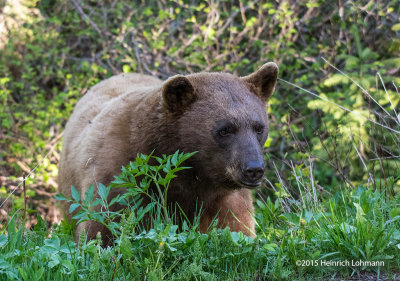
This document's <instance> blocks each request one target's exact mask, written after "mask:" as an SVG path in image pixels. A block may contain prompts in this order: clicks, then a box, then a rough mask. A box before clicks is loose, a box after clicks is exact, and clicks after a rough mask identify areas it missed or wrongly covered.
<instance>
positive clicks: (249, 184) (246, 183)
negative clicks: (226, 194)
mask: <svg viewBox="0 0 400 281" xmlns="http://www.w3.org/2000/svg"><path fill="white" fill-rule="evenodd" d="M240 184H241V185H244V186H245V187H247V188H250V189H253V188H256V187H259V186H260V185H261V181H257V182H249V181H245V180H241V181H240Z"/></svg>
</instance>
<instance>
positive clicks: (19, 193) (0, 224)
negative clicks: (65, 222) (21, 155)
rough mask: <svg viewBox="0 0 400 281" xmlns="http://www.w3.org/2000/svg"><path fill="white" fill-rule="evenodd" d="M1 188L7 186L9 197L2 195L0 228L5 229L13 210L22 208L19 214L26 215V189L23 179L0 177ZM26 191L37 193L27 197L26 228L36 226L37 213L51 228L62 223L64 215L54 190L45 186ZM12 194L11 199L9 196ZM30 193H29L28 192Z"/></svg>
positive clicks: (29, 187)
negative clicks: (24, 194)
mask: <svg viewBox="0 0 400 281" xmlns="http://www.w3.org/2000/svg"><path fill="white" fill-rule="evenodd" d="M0 186H5V187H6V191H7V195H5V194H1V195H0V196H1V198H0V205H3V206H2V207H1V208H0V228H1V229H3V228H4V226H5V225H6V224H7V220H8V218H9V217H10V215H11V213H12V208H13V205H14V208H16V207H17V208H20V209H19V211H18V212H19V213H20V214H21V215H23V214H24V208H23V206H24V204H25V202H24V199H23V198H24V197H23V193H24V188H23V184H22V178H20V179H18V180H11V179H10V178H8V177H5V176H0ZM26 189H27V190H28V189H31V190H33V191H34V192H35V195H34V196H33V197H30V196H26V199H25V201H26V209H27V212H26V213H27V220H26V223H25V226H26V227H27V228H28V229H29V228H31V227H33V226H35V225H36V222H37V213H39V214H40V215H41V217H42V218H43V220H44V221H45V222H47V225H48V226H49V227H50V226H51V225H53V224H54V223H60V221H61V219H62V215H61V213H60V209H59V208H58V206H57V205H58V202H57V200H56V199H55V198H54V195H55V194H56V192H52V190H54V188H52V187H51V186H50V185H49V186H44V185H30V186H26ZM11 193H12V196H11V197H8V198H7V196H8V195H9V194H11ZM28 193H29V192H28Z"/></svg>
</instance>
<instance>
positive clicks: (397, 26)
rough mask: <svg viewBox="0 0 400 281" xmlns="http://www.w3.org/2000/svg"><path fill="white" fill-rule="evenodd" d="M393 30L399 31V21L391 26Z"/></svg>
mask: <svg viewBox="0 0 400 281" xmlns="http://www.w3.org/2000/svg"><path fill="white" fill-rule="evenodd" d="M392 30H393V31H400V23H396V24H394V25H393V26H392Z"/></svg>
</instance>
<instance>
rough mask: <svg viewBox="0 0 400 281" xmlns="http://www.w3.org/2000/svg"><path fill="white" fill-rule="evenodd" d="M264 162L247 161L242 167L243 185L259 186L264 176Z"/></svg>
mask: <svg viewBox="0 0 400 281" xmlns="http://www.w3.org/2000/svg"><path fill="white" fill-rule="evenodd" d="M264 169H265V165H264V161H248V162H246V163H245V164H244V165H243V167H242V173H243V180H242V183H243V184H244V185H247V186H250V187H256V186H258V185H260V183H261V178H262V177H263V175H264Z"/></svg>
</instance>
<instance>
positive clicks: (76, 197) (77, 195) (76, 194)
mask: <svg viewBox="0 0 400 281" xmlns="http://www.w3.org/2000/svg"><path fill="white" fill-rule="evenodd" d="M71 194H72V198H73V199H74V200H75V202H79V201H80V200H81V194H80V193H79V192H78V191H77V190H76V189H75V187H74V186H73V185H71Z"/></svg>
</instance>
